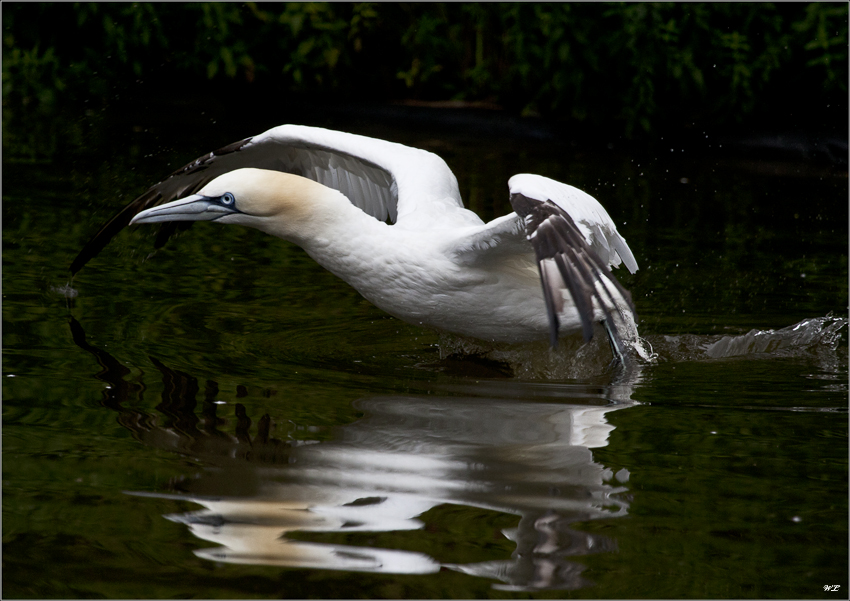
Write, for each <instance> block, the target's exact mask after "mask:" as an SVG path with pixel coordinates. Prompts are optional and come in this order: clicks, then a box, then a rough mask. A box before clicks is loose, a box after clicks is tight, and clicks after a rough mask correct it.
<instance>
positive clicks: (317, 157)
mask: <svg viewBox="0 0 850 601" xmlns="http://www.w3.org/2000/svg"><path fill="white" fill-rule="evenodd" d="M508 187H509V190H510V202H511V205H512V207H513V209H514V211H515V212H514V213H511V214H509V215H505V216H503V217H499V218H497V219H494V220H492V221H490V222H489V223H484V222H483V221H482V220H481V218H479V217H478V215H476V214H475V213H473V212H472V211H469V210H468V209H465V208H464V206H463V202H462V200H461V197H460V192H459V190H458V185H457V180H456V179H455V176H454V174H453V173H452V172H451V170H450V169H449V167H448V165H446V163H445V162H444V161H443V160H442V159H441V158H440V157H438V156H437V155H435V154H433V153H430V152H427V151H425V150H420V149H417V148H411V147H408V146H403V145H401V144H396V143H393V142H387V141H384V140H378V139H374V138H368V137H364V136H359V135H354V134H349V133H343V132H338V131H331V130H326V129H320V128H315V127H305V126H298V125H282V126H279V127H275V128H273V129H270V130H269V131H267V132H265V133H263V134H260V135H258V136H254V137H252V138H247V139H245V140H241V141H239V142H236V143H234V144H231V145H229V146H226V147H224V148H222V149H221V150H217V151H215V152H211V153H209V154H207V155H204V156H202V157H201V158H199V159H197V160H195V161H193V162H191V163H189V164H188V165H186V166H185V167H183V168H182V169H179V170H178V171H176V172H174V173H173V174H172V175H171V176H169V177H168V178H167V179H165V180H164V181H162V182H160V183H158V184H156V185H154V186H152V187H151V188H150V189H148V190H147V192H145V193H144V194H142V195H141V196H140V197H139V198H137V199H136V200H134V201H133V202H132V203H130V204H129V205H128V206H127V207H126V208H125V209H124V210H123V211H121V212H120V213H119V214H118V215H116V216H115V217H114V218H113V219H112V220H111V221H109V222H108V223H107V224H106V225H104V226H103V227H102V228H101V230H100V231H99V232H98V233H97V234H96V235H95V236H94V238H92V240H91V241H90V242H89V243H88V244H87V245H86V247H85V248H84V249H83V250H82V251H81V252H80V254H79V256H78V257H77V258H76V259H75V261H74V263H73V264H72V265H71V270H72V272H73V273H76V272H77V271H78V270H79V269H80V268H81V267H82V266H83V265H84V264H85V263H86V262H87V261H88V260H89V259H91V258H92V257H93V256H95V255H96V254H97V253H98V252H99V251H100V250H101V249H102V248H103V247H104V246H105V245H106V243H107V242H108V241H109V240H110V239H111V238H112V236H114V235H115V234H116V233H117V232H118V231H120V230H121V229H122V228H123V227H125V226H126V225H127V224H130V223H133V224H136V223H159V222H169V223H166V224H165V225H166V226H167V228H170V229H166V230H165V231H163V230H161V231H160V236H159V240H158V243H157V244H158V245H161V243H163V242H164V240H165V238H166V237H167V236H166V235H165V234H167V233H169V231H173V228H174V226H175V224H174V223H171V222H179V221H217V222H218V223H232V224H239V225H246V226H249V227H254V228H257V229H259V230H261V231H263V232H266V233H268V234H271V235H273V236H277V237H279V238H283V239H284V240H288V241H290V242H294V243H295V244H297V245H299V246H300V247H302V248H303V249H304V250H305V251H306V252H307V254H309V255H310V256H311V257H312V258H313V259H314V260H315V261H316V262H318V263H319V264H320V265H322V266H323V267H324V268H326V269H328V270H329V271H331V272H332V273H334V274H335V275H337V276H338V277H340V278H342V279H343V280H344V281H346V282H348V283H349V284H350V285H351V286H353V287H354V288H355V289H356V290H357V291H358V292H360V294H362V295H363V296H364V297H365V298H366V299H368V300H369V301H370V302H371V303H373V304H374V305H375V306H377V307H379V308H380V309H382V310H384V311H386V312H387V313H389V314H390V315H393V316H395V317H397V318H399V319H401V320H403V321H406V322H409V323H412V324H416V325H421V326H427V327H430V328H433V329H436V330H439V331H444V332H450V333H455V334H460V335H463V336H468V337H472V338H476V339H480V340H485V341H493V342H522V341H530V340H536V339H545V338H546V337H547V334H548V336H549V340H550V343H551V344H552V346H553V347H555V346H557V342H558V338H559V336H565V335H569V334H574V333H576V332H579V331H581V332H582V334H583V336H584V339H585V340H586V341H587V340H589V339H590V338H591V337H592V335H593V323H594V322H602V323H603V324H604V325H605V326H606V329H607V331H608V334H609V336H610V338H611V343H612V346H613V348H614V351H615V353H616V354H617V355H619V356H620V357H621V358H622V341H621V338H622V336H621V335H619V333H621V332H623V331H626V330H624V328H632V329H633V328H634V321H635V320H634V306H633V304H632V301H631V297H630V295H629V293H628V292H627V291H626V290H625V289H624V288H623V287H622V286H621V285H620V284H619V283H618V282H617V280H616V279H615V278H614V277H613V275H612V274H611V272H610V270H609V267H612V266H613V267H616V266H619V265H620V264H621V263H624V264H625V266H626V267H627V268H628V270H629V271H630V272H632V273H634V272H635V271H636V270H637V268H638V266H637V262H636V261H635V258H634V255H633V254H632V252H631V250H629V247H628V245H627V244H626V241H625V239H623V237H622V236H620V234H619V233H618V232H617V228H616V226H615V225H614V222H613V221H612V220H611V218H610V217H609V216H608V213H607V212H606V211H605V209H604V208H603V207H602V205H600V204H599V203H598V202H597V201H596V200H595V199H594V198H593V197H591V196H590V195H588V194H586V193H584V192H582V191H581V190H578V189H577V188H574V187H572V186H569V185H566V184H563V183H560V182H557V181H554V180H552V179H549V178H546V177H542V176H539V175H531V174H520V175H514V176H513V177H511V178H510V180H509V181H508ZM174 199H177V200H174ZM169 201H170V202H169ZM163 203H165V204H163ZM627 337H628V338H636V331H633V332H630V333H629V334H628V336H627Z"/></svg>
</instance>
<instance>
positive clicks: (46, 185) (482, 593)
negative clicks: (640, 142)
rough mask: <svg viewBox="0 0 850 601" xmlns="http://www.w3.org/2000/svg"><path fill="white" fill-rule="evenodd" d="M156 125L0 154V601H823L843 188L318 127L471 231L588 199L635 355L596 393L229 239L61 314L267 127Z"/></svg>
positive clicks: (229, 232) (546, 367)
mask: <svg viewBox="0 0 850 601" xmlns="http://www.w3.org/2000/svg"><path fill="white" fill-rule="evenodd" d="M167 115H168V114H167V113H166V114H164V115H163V114H160V113H155V112H154V113H144V112H139V113H138V114H137V115H135V116H131V117H129V118H128V117H126V115H125V116H115V115H112V116H110V115H107V116H106V117H99V118H95V117H94V116H91V115H90V116H89V117H86V118H80V119H70V120H67V121H66V122H64V123H58V124H55V126H54V128H55V132H56V136H57V139H58V141H57V140H54V142H55V144H54V146H55V147H56V148H58V150H56V149H55V148H54V149H53V154H51V155H46V154H42V155H41V156H42V160H39V161H36V162H32V161H23V160H20V159H21V157H24V156H26V157H31V156H33V153H32V152H24V151H22V150H21V149H20V148H19V147H17V146H12V147H4V164H3V352H4V354H3V359H4V361H3V594H4V596H5V597H54V598H55V597H112V598H114V597H127V598H137V597H202V598H205V597H206V598H227V597H231V598H233V597H237V598H246V597H302V598H306V597H323V598H351V597H393V598H411V597H414V598H435V597H437V598H439V597H450V598H459V597H463V598H473V597H508V598H513V597H528V596H534V597H545V598H548V597H553V598H554V597H580V598H584V597H587V598H597V597H598V598H623V597H625V598H629V597H660V598H667V597H690V598H694V597H699V598H702V597H727V598H728V597H735V598H761V597H791V598H795V597H799V598H813V597H814V598H821V597H825V598H842V597H845V596H846V594H847V590H848V575H847V574H848V571H847V560H848V547H847V540H848V538H847V536H848V530H847V522H848V505H847V499H848V485H847V474H848V471H847V457H848V441H847V425H848V420H847V377H848V358H847V320H846V318H847V305H848V298H847V240H848V232H847V223H848V204H847V194H848V190H847V172H846V162H844V163H843V164H838V165H836V164H834V163H819V162H814V161H812V160H808V159H806V157H804V156H800V155H797V154H779V155H777V154H775V153H774V154H768V153H767V152H765V151H764V150H763V149H762V150H759V148H755V149H754V148H752V147H746V146H741V145H738V146H737V147H732V144H731V142H730V141H729V140H714V138H713V136H712V134H710V133H708V134H705V135H706V137H705V138H701V136H698V138H699V139H701V141H700V142H699V144H694V143H693V142H692V143H691V145H690V146H688V147H678V146H673V147H672V148H669V147H665V146H663V143H662V146H661V147H659V148H654V149H652V150H641V149H638V150H635V149H634V148H632V149H622V148H620V147H619V146H618V145H617V144H612V147H611V148H609V147H608V146H607V145H605V144H602V145H599V146H590V147H589V148H585V147H583V146H582V145H573V144H567V143H559V142H557V141H555V140H552V139H547V138H545V137H541V136H540V135H539V134H540V132H539V131H537V130H532V131H530V133H529V132H526V134H527V135H516V134H517V133H518V132H517V131H513V130H512V131H509V132H508V131H506V130H504V129H503V130H501V131H497V132H496V133H486V132H484V131H482V128H481V126H480V124H479V125H476V126H475V127H472V126H468V127H466V128H464V126H463V124H460V125H458V124H452V125H451V127H442V128H440V127H438V126H436V125H434V124H433V123H431V124H429V125H428V127H422V126H420V125H417V124H416V123H413V124H409V125H399V124H398V122H395V121H391V120H388V121H386V122H382V121H381V120H380V119H378V118H376V117H374V116H371V117H370V118H369V119H356V118H353V117H351V115H348V116H346V117H344V118H343V117H338V118H337V121H334V120H333V119H325V120H324V121H323V123H324V124H327V125H331V126H339V127H340V128H347V129H349V130H353V131H357V132H360V133H367V134H372V135H377V136H381V137H386V138H390V139H394V140H397V141H401V142H406V143H409V144H414V145H418V146H421V147H425V148H428V149H431V150H434V151H435V152H438V153H439V154H441V155H442V156H443V157H444V158H445V159H446V160H447V161H448V163H449V165H450V166H451V167H452V168H453V169H454V170H455V172H456V173H457V175H458V178H459V181H460V186H461V191H462V193H463V195H464V198H465V200H466V202H467V203H468V205H470V206H471V207H472V208H473V209H474V210H476V211H477V212H479V213H480V214H481V215H482V216H483V217H485V218H491V217H493V216H495V215H500V214H503V213H506V212H508V210H509V209H508V202H507V194H506V185H505V182H506V180H507V177H508V176H509V175H511V174H513V173H517V172H524V171H530V172H537V173H542V174H545V175H549V176H552V177H555V178H557V179H560V180H562V181H566V182H569V183H571V184H573V185H576V186H578V187H580V188H583V189H585V190H586V191H588V192H589V193H591V194H593V195H594V196H596V197H597V198H598V199H599V200H600V201H601V202H602V203H603V205H605V206H606V208H607V209H608V211H609V213H610V214H611V215H612V217H613V218H614V220H615V221H616V222H617V224H618V226H619V228H620V231H621V233H622V234H623V235H624V236H625V237H626V239H627V240H628V242H629V245H630V246H631V248H632V250H633V251H634V253H635V255H636V257H637V259H638V262H639V264H640V267H641V269H640V271H638V272H637V274H636V275H634V276H630V275H629V274H627V273H622V270H620V272H619V273H618V274H617V275H618V276H619V277H620V279H621V281H622V282H623V283H624V284H625V285H626V287H628V288H629V289H631V290H632V294H633V296H634V299H635V302H636V304H637V308H638V312H639V315H640V330H641V333H642V335H644V336H645V337H646V339H647V340H648V341H649V342H650V343H651V344H652V346H653V349H654V350H655V352H656V353H657V354H658V360H657V362H656V363H654V364H636V365H633V366H631V367H630V368H629V369H626V370H622V369H615V368H610V367H609V366H608V363H607V359H600V358H599V357H598V356H597V355H598V353H597V355H593V353H589V355H588V356H589V358H588V359H587V362H586V363H581V362H579V363H577V362H575V361H571V360H570V359H569V357H568V356H552V355H550V353H549V351H548V350H546V347H545V345H542V346H539V347H535V346H532V347H525V348H521V349H500V350H499V351H498V353H494V354H491V356H490V359H489V360H488V359H485V358H482V357H480V356H463V355H458V354H455V355H450V354H449V351H450V350H452V349H455V350H459V349H464V348H467V347H465V343H464V342H463V341H457V340H451V339H440V338H439V337H438V336H437V335H436V334H434V333H433V332H430V331H428V330H423V329H420V328H416V327H413V326H409V325H407V324H404V323H401V322H399V321H397V320H395V319H393V318H390V317H388V316H386V315H384V314H383V313H381V312H380V311H378V310H377V309H375V308H374V307H372V306H371V305H369V304H368V303H367V302H366V301H364V300H363V299H361V298H360V297H359V296H358V294H357V293H356V292H354V291H353V290H351V289H350V288H348V287H347V286H346V285H345V284H343V283H342V282H340V281H338V280H336V279H335V278H334V277H333V276H331V275H330V274H328V273H326V272H324V271H323V270H322V269H321V268H319V267H318V266H317V265H315V264H314V263H313V262H312V261H311V260H310V259H309V258H308V257H306V255H305V254H304V253H303V252H301V251H300V250H299V249H297V248H295V247H294V246H292V245H290V244H287V243H284V242H282V241H279V240H276V239H273V238H270V237H267V236H265V235H263V234H260V233H259V232H255V231H249V230H242V229H239V228H237V227H222V226H217V225H215V224H198V225H196V226H195V227H193V228H192V229H191V230H190V231H189V232H186V233H184V234H182V235H181V236H180V237H178V238H177V239H176V240H172V241H171V242H170V243H169V244H168V245H167V247H166V248H164V249H162V250H160V251H158V252H156V253H153V254H151V251H152V241H151V234H152V232H153V230H152V229H146V228H145V227H140V228H134V229H131V230H128V231H126V232H124V233H123V234H121V235H120V236H119V237H118V238H117V239H116V240H114V241H113V243H112V244H111V245H110V246H108V247H107V248H106V250H105V251H104V252H103V253H101V255H100V256H99V257H97V258H96V259H95V260H94V261H93V262H92V263H90V264H89V265H88V266H87V267H86V268H85V269H84V270H83V271H82V272H81V273H80V274H79V275H78V276H77V277H76V278H75V279H74V280H73V281H72V282H70V281H69V278H68V272H67V266H68V264H69V263H70V261H71V259H72V258H73V257H74V256H75V254H76V252H77V251H78V250H79V248H81V246H82V245H83V244H84V243H85V241H86V240H87V239H88V237H89V236H90V235H91V234H92V233H93V232H94V230H95V229H96V228H97V226H98V225H99V223H100V222H101V221H102V220H104V219H105V218H107V217H109V216H110V215H111V213H112V212H113V211H114V210H115V209H117V208H119V207H120V206H122V204H123V203H125V202H127V201H129V200H130V199H131V198H132V197H133V196H134V195H135V194H137V193H139V192H140V191H141V190H143V189H144V188H145V187H146V186H147V185H149V184H151V183H153V182H156V181H158V180H159V179H160V178H161V177H162V176H163V175H164V174H166V173H168V172H170V171H171V170H172V169H174V168H176V167H178V166H180V165H182V164H183V163H185V162H186V161H188V160H190V159H192V158H194V157H195V156H197V155H199V154H200V153H201V152H204V151H207V150H210V149H213V148H216V147H219V146H222V145H223V144H225V143H227V142H230V141H232V140H235V139H238V138H240V137H244V136H245V135H250V134H253V133H258V132H260V131H262V130H263V129H265V128H266V127H268V126H270V125H274V124H277V121H270V122H264V123H261V124H248V125H244V126H243V124H241V123H234V122H229V123H228V124H227V125H226V126H224V125H220V124H213V123H211V121H212V120H210V122H204V121H203V120H202V119H200V118H198V117H197V116H196V117H195V121H191V120H188V121H187V122H181V121H180V120H179V119H176V118H175V119H174V120H171V119H170V118H169V117H168V116H167ZM274 117H277V116H274ZM278 120H279V121H281V122H283V121H285V120H287V119H286V118H285V117H283V118H280V119H278ZM485 129H486V128H485ZM493 129H498V128H495V127H494V128H493ZM519 133H522V132H519ZM508 134H510V135H508ZM724 143H725V144H726V149H723V148H721V145H722V144H724ZM671 146H672V145H671ZM28 150H31V149H28ZM845 153H846V150H845ZM35 154H36V155H38V153H35ZM597 338H598V337H597ZM565 346H567V347H568V346H569V345H565ZM574 346H575V345H574ZM591 350H592V349H591ZM603 350H604V349H603ZM493 359H497V361H494V360H493ZM827 585H838V586H839V589H838V592H832V591H826V590H825V586H827Z"/></svg>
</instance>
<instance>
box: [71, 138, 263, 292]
mask: <svg viewBox="0 0 850 601" xmlns="http://www.w3.org/2000/svg"><path fill="white" fill-rule="evenodd" d="M250 141H251V138H245V139H244V140H240V141H238V142H234V143H232V144H228V145H227V146H225V147H223V148H220V149H218V150H216V151H214V152H209V153H207V154H205V155H203V156H201V157H198V158H197V159H195V160H194V161H192V162H191V163H188V164H187V165H184V166H183V167H181V168H180V169H178V170H176V171H175V172H173V173H172V174H171V175H169V176H168V177H167V178H165V179H164V180H162V181H161V182H159V183H157V184H154V185H153V186H151V187H150V188H148V189H147V190H146V191H145V192H144V193H143V194H142V195H141V196H139V197H137V198H136V199H135V200H133V201H132V202H131V203H130V204H128V205H127V206H126V207H124V208H123V209H121V211H119V212H118V214H117V215H115V216H114V217H112V218H111V219H110V220H109V221H107V222H106V223H104V224H103V225H102V226H101V227H100V229H99V230H98V231H97V233H96V234H95V235H94V236H92V238H91V239H90V240H89V241H88V242H87V243H86V245H85V246H83V249H82V250H81V251H80V252H79V254H78V255H77V256H76V258H75V259H74V260H73V261H72V262H71V267H70V270H71V275H75V274H76V273H77V272H78V271H80V269H82V268H83V267H84V266H85V264H86V263H88V262H89V261H91V260H92V259H93V258H95V257H96V256H97V255H98V253H100V251H101V250H103V248H104V247H105V246H106V245H107V244H109V241H110V240H112V238H114V237H115V235H116V234H118V232H120V231H121V230H123V229H124V228H125V227H127V226H128V225H129V224H130V220H131V219H133V217H134V216H135V215H136V214H138V213H141V212H142V211H144V210H145V209H149V208H150V207H153V206H156V205H158V204H162V203H165V202H170V201H172V200H175V199H177V198H181V197H183V196H186V195H187V194H194V193H195V192H197V191H198V190H200V189H201V188H203V187H204V186H205V185H206V184H207V183H208V182H210V181H211V180H212V179H214V177H215V176H216V175H218V174H217V173H216V174H210V175H205V174H204V173H203V172H204V171H205V170H206V169H207V168H208V167H209V165H210V164H211V163H212V161H214V160H215V159H216V158H218V157H221V156H225V155H228V154H231V153H233V152H237V151H239V150H240V149H241V148H242V147H243V146H245V145H246V144H248V142H250ZM182 176H188V177H182ZM191 225H192V222H184V223H180V224H178V223H176V222H167V223H163V224H162V225H161V226H160V228H159V231H158V232H157V237H156V242H155V243H154V247H155V248H161V247H162V246H163V245H164V244H165V242H166V241H167V240H168V238H170V237H171V235H172V234H173V233H174V232H175V231H176V230H177V229H183V230H185V229H188V228H189V227H190V226H191Z"/></svg>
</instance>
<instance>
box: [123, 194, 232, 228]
mask: <svg viewBox="0 0 850 601" xmlns="http://www.w3.org/2000/svg"><path fill="white" fill-rule="evenodd" d="M238 212H239V211H237V210H236V209H233V208H231V207H225V206H223V205H222V204H221V203H219V202H216V199H214V198H210V197H208V196H201V195H200V194H193V195H192V196H187V197H186V198H181V199H180V200H175V201H173V202H169V203H167V204H164V205H160V206H158V207H153V208H150V209H147V210H145V211H142V212H141V213H138V214H137V215H136V216H135V217H133V219H132V220H131V221H130V224H131V225H133V224H136V223H160V222H163V221H214V220H215V219H218V218H220V217H224V216H226V215H232V214H234V213H238Z"/></svg>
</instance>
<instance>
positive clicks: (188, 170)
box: [71, 125, 463, 273]
mask: <svg viewBox="0 0 850 601" xmlns="http://www.w3.org/2000/svg"><path fill="white" fill-rule="evenodd" d="M242 167H256V168H260V169H275V170H278V171H285V172H287V173H293V174H295V175H300V176H302V177H308V178H310V179H313V180H315V181H317V182H319V183H321V184H323V185H325V186H329V187H331V188H334V189H337V190H339V191H340V192H342V193H343V194H344V195H345V196H346V197H348V199H349V200H350V201H351V202H352V204H354V205H355V206H357V207H359V208H360V209H362V210H363V211H364V212H366V213H367V214H369V215H371V216H373V217H375V218H376V219H378V220H380V221H386V220H387V219H389V220H391V221H392V222H393V223H396V222H398V221H399V219H400V218H401V217H402V216H403V215H406V214H413V213H415V212H416V210H417V208H419V206H418V205H419V204H421V203H422V201H427V202H428V203H432V204H437V205H441V206H450V207H454V208H462V207H463V203H462V202H461V200H460V192H459V191H458V188H457V180H456V179H455V177H454V175H453V174H452V172H451V170H450V169H449V168H448V166H447V165H446V163H445V162H444V161H443V160H442V159H441V158H439V157H438V156H436V155H434V154H432V153H430V152H427V151H425V150H420V149H417V148H410V147H408V146H403V145H401V144H396V143H393V142H387V141H384V140H377V139H373V138H367V137H364V136H358V135H354V134H348V133H344V132H336V131H331V130H325V129H320V128H314V127H304V126H298V125H282V126H279V127H276V128H273V129H271V130H269V131H267V132H265V133H263V134H260V135H258V136H254V137H252V138H246V139H244V140H240V141H238V142H234V143H233V144H229V145H228V146H225V147H223V148H221V149H219V150H216V151H214V152H210V153H207V154H205V155H203V156H201V157H199V158H197V159H195V160H194V161H192V162H190V163H188V164H187V165H185V166H184V167H181V168H180V169H178V170H176V171H174V172H173V173H172V174H171V175H169V176H168V177H167V178H165V179H164V180H162V181H161V182H159V183H157V184H155V185H153V186H151V187H150V188H149V189H148V190H146V191H145V192H144V193H142V194H141V195H140V196H139V197H137V198H136V199H135V200H133V201H132V202H131V203H130V204H128V205H127V206H126V207H124V208H123V209H122V210H121V211H119V212H118V213H117V214H116V215H115V216H114V217H112V218H111V219H110V220H109V221H107V222H106V223H105V224H103V225H102V226H101V227H100V229H99V230H98V231H97V233H95V235H94V236H93V237H92V238H91V240H89V242H88V243H87V244H86V245H85V246H84V247H83V249H82V250H81V251H80V253H79V254H78V255H77V257H76V258H75V259H74V261H73V262H72V263H71V272H72V273H76V272H78V271H79V270H80V269H81V268H82V267H83V266H84V265H85V264H86V263H87V262H88V261H90V260H91V259H92V258H94V257H95V256H96V255H97V254H98V253H99V252H100V251H101V250H102V249H103V248H104V247H105V246H106V244H108V243H109V241H110V240H111V239H112V238H113V237H114V236H115V235H116V234H117V233H118V232H120V231H121V230H122V229H123V228H125V227H126V226H127V225H128V224H129V223H130V220H131V219H132V218H133V216H135V215H136V214H137V213H139V212H141V211H143V210H145V209H149V208H151V207H153V206H156V205H158V204H163V203H166V202H170V201H172V200H176V199H178V198H182V197H185V196H188V195H190V194H194V193H195V192H197V191H198V190H200V189H201V188H203V187H204V186H205V185H206V184H207V183H209V182H210V181H212V180H213V179H215V178H216V177H218V176H219V175H222V174H223V173H226V172H228V171H232V170H234V169H240V168H242ZM442 212H444V211H442ZM434 213H435V214H440V213H441V210H440V209H439V208H435V209H434ZM189 223H191V222H189ZM423 223H424V222H423ZM183 227H187V226H183ZM173 231H175V226H174V225H173V224H170V223H165V224H163V225H162V227H161V228H160V231H159V234H158V244H159V245H161V244H162V243H164V240H165V239H166V238H167V237H168V234H169V233H171V232H173Z"/></svg>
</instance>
